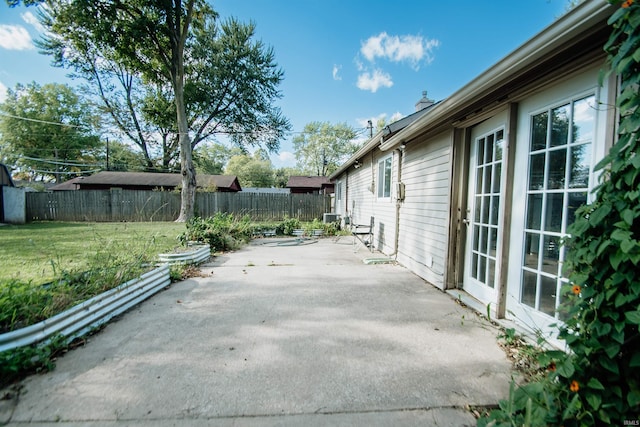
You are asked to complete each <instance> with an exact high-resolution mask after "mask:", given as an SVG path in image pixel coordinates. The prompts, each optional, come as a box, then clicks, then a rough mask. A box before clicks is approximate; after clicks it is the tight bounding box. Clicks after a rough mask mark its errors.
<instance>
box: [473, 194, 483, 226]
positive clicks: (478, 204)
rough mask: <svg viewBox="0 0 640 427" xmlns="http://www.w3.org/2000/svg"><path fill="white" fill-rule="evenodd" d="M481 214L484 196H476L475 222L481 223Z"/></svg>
mask: <svg viewBox="0 0 640 427" xmlns="http://www.w3.org/2000/svg"><path fill="white" fill-rule="evenodd" d="M480 212H482V196H476V206H475V214H474V216H473V220H474V221H475V222H476V223H477V222H480Z"/></svg>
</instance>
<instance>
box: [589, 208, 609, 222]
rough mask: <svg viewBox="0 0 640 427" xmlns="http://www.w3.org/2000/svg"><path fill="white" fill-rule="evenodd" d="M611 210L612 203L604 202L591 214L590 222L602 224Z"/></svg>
mask: <svg viewBox="0 0 640 427" xmlns="http://www.w3.org/2000/svg"><path fill="white" fill-rule="evenodd" d="M610 212H611V205H610V204H602V205H600V206H599V207H598V208H597V209H596V210H594V211H593V212H591V214H589V224H591V225H597V224H600V223H601V222H602V221H603V220H604V219H605V218H606V217H607V215H609V213H610Z"/></svg>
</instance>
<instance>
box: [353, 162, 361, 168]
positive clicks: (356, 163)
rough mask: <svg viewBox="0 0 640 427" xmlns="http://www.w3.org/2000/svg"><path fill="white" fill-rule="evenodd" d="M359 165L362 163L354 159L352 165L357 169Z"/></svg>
mask: <svg viewBox="0 0 640 427" xmlns="http://www.w3.org/2000/svg"><path fill="white" fill-rule="evenodd" d="M360 166H362V163H360V161H359V160H356V161H355V163H354V164H353V167H354V168H356V169H358V168H359V167H360Z"/></svg>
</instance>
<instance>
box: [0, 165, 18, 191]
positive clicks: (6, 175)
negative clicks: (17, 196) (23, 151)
mask: <svg viewBox="0 0 640 427" xmlns="http://www.w3.org/2000/svg"><path fill="white" fill-rule="evenodd" d="M5 186H6V187H15V185H14V183H13V180H12V179H11V172H9V168H8V167H7V166H6V165H4V164H2V163H0V187H5Z"/></svg>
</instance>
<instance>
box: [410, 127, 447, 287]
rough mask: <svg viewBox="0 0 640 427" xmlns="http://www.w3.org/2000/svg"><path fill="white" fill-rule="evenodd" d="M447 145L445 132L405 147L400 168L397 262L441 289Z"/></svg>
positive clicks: (444, 244)
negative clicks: (402, 189)
mask: <svg viewBox="0 0 640 427" xmlns="http://www.w3.org/2000/svg"><path fill="white" fill-rule="evenodd" d="M450 141H451V134H450V132H446V133H443V134H440V135H438V136H436V137H434V138H431V139H429V140H428V141H424V142H421V143H412V144H408V145H407V148H406V149H405V155H404V160H403V165H402V182H403V183H404V184H405V191H406V193H405V201H404V203H403V204H402V207H401V210H400V236H399V242H400V243H399V248H398V261H399V262H400V263H402V264H403V265H405V266H407V267H408V268H410V269H411V270H413V271H415V272H416V273H417V274H418V275H420V276H421V277H423V278H424V279H425V280H427V281H429V282H430V283H432V284H433V285H435V286H437V287H439V288H441V289H442V288H443V287H444V270H445V263H446V259H445V257H446V253H447V246H448V232H447V230H448V228H449V186H450V174H451V164H450V152H451V149H450Z"/></svg>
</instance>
